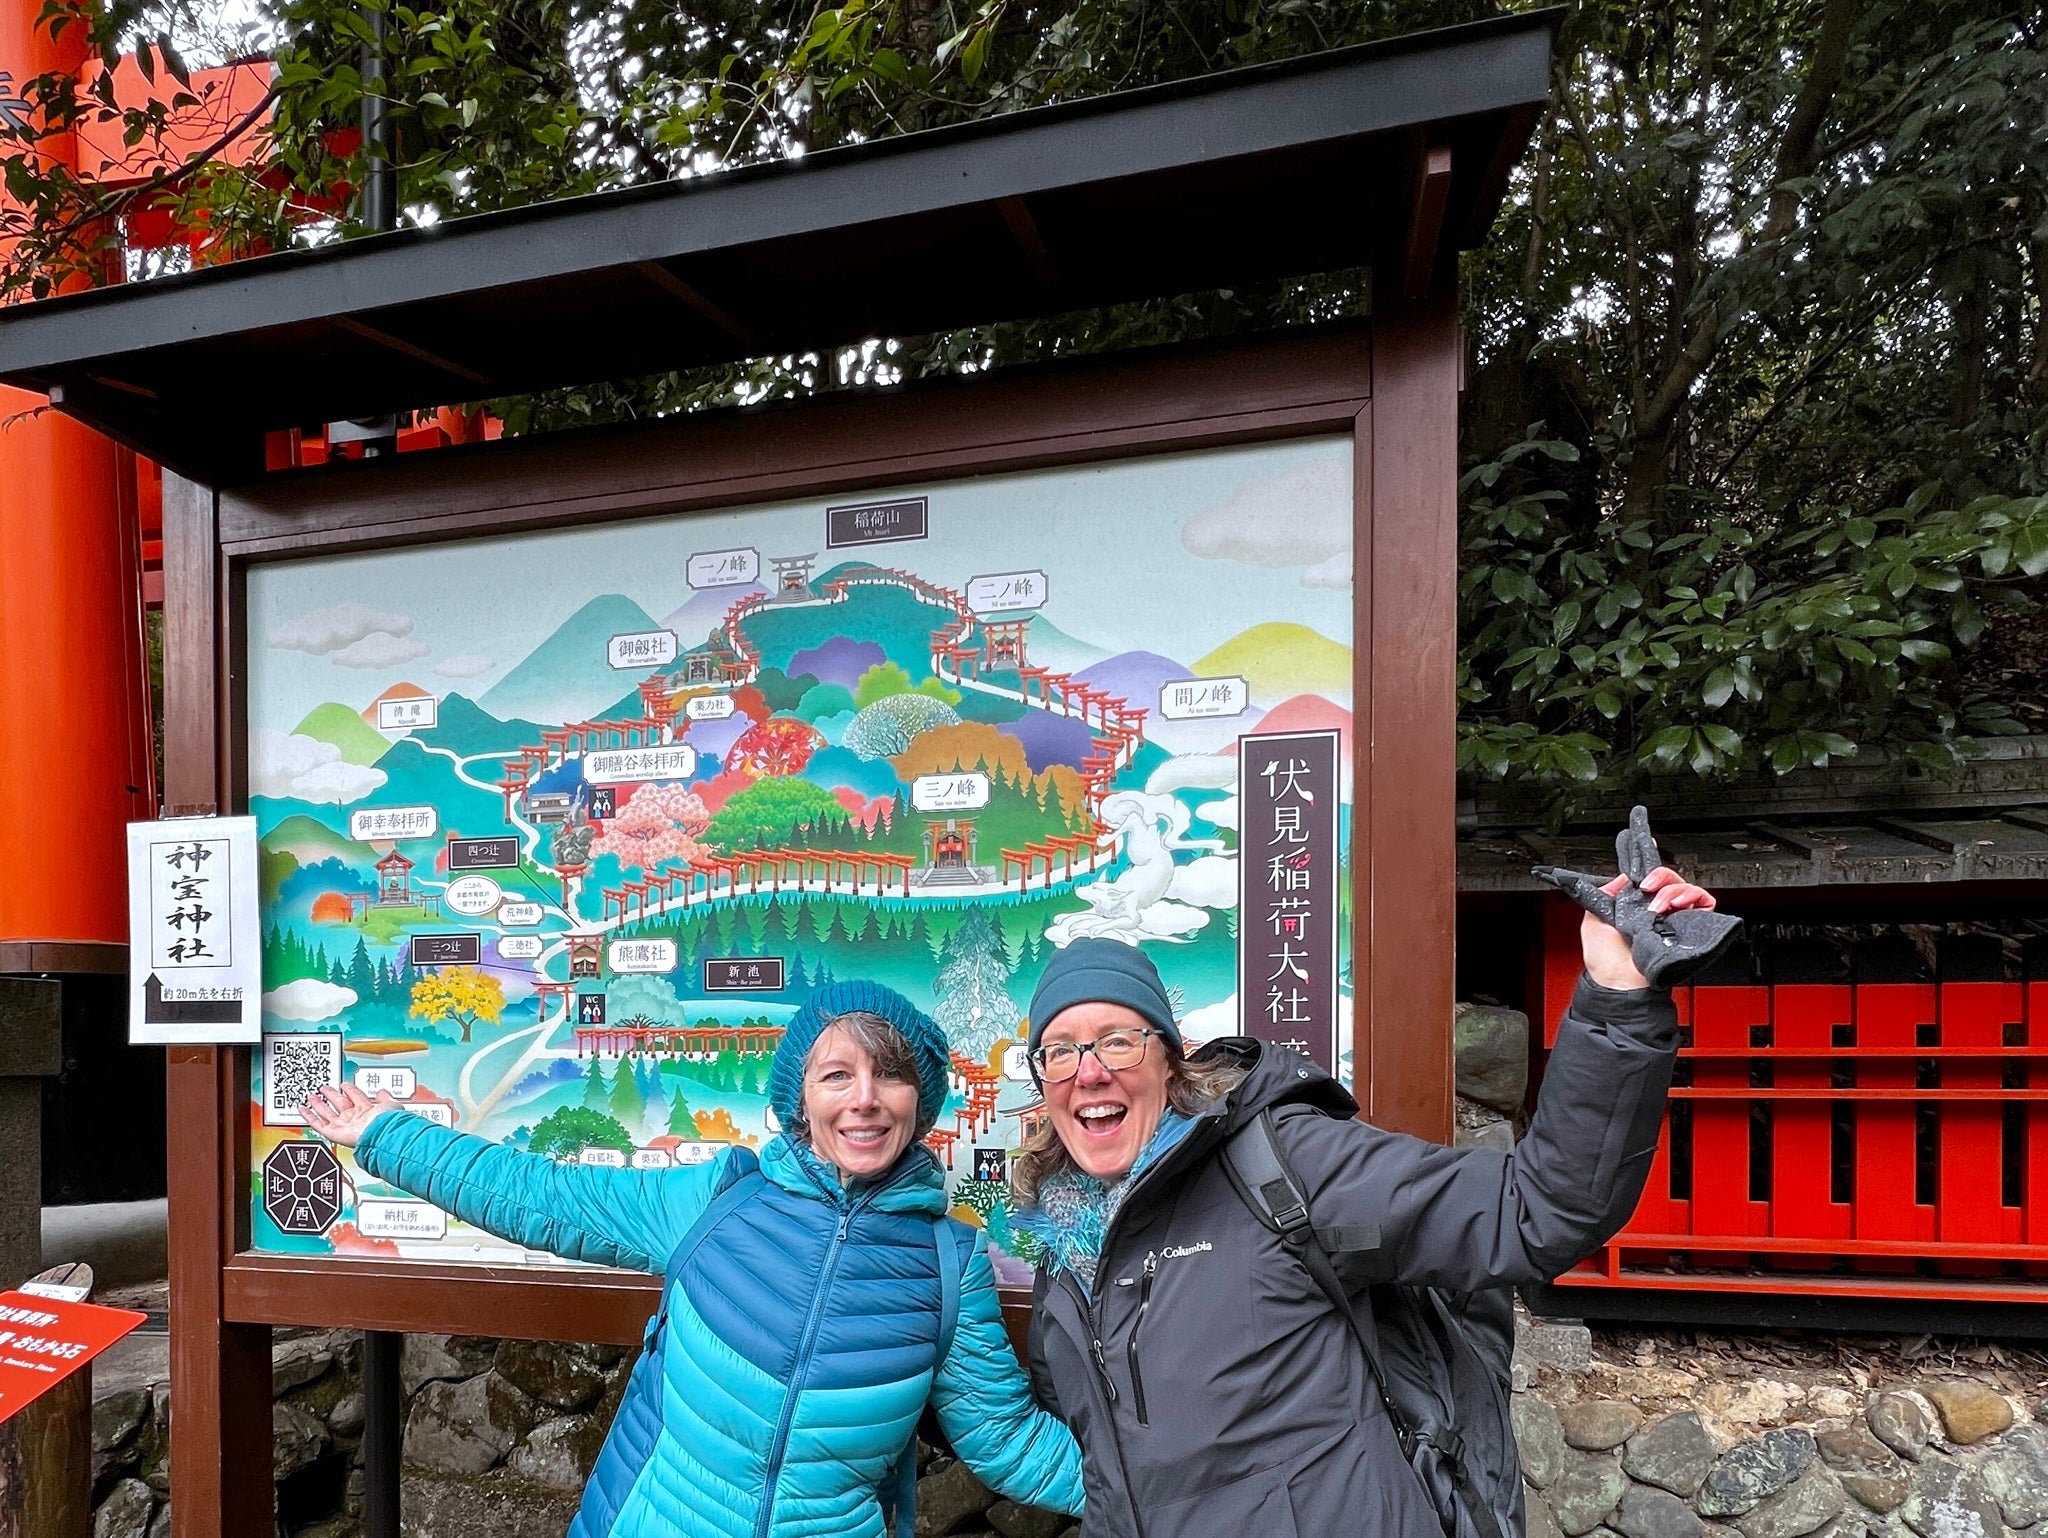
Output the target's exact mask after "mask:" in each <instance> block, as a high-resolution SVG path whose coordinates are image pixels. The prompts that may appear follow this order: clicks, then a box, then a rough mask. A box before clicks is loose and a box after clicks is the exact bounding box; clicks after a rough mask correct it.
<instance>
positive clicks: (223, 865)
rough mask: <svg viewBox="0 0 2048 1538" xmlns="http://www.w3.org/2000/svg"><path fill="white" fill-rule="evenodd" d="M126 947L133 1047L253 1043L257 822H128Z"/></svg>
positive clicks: (256, 1030)
mask: <svg viewBox="0 0 2048 1538" xmlns="http://www.w3.org/2000/svg"><path fill="white" fill-rule="evenodd" d="M128 945H129V956H130V957H131V965H130V966H129V969H128V1040H129V1042H130V1044H131V1045H136V1046H168V1045H172V1044H175V1043H220V1044H229V1045H238V1046H254V1045H255V1044H256V1043H257V1042H258V1041H260V1040H261V1039H262V1036H263V1007H262V1002H261V1000H262V994H263V933H262V924H261V921H260V920H259V918H258V917H257V912H256V819H255V818H253V817H180V818H176V819H173V820H171V821H168V822H131V823H130V824H128Z"/></svg>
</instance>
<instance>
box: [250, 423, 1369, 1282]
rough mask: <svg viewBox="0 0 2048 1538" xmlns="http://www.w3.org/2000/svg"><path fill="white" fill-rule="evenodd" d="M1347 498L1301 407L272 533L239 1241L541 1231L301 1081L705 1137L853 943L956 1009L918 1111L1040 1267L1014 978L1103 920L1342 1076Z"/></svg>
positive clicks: (755, 1097) (662, 1148) (507, 1136)
mask: <svg viewBox="0 0 2048 1538" xmlns="http://www.w3.org/2000/svg"><path fill="white" fill-rule="evenodd" d="M1352 522H1353V513H1352V466H1351V446H1350V442H1349V440H1348V439H1347V438H1315V439H1305V440H1298V441H1292V442H1287V443H1278V444H1265V445H1257V446H1249V447H1238V448H1231V449H1224V450H1214V451H1204V452H1199V453H1188V454H1177V455H1168V456H1159V457H1152V458H1144V459H1134V460H1130V461H1124V462H1116V463H1110V464H1099V465H1090V466H1085V467H1080V468H1067V469H1060V470H1053V471H1043V472H1030V473H1020V474H1012V475H1001V476H988V477H980V478H976V479H970V480H962V481H954V482H944V483H936V484H928V485H920V486H913V487H904V488H897V489H891V490H887V491H883V492H877V493H871V494H861V495H849V496H842V497H833V498H823V499H815V500H807V501H801V502H786V503H777V504H773V505H768V506H760V507H752V508H745V509H735V510H730V511H724V512H719V513H712V514H704V513H693V514H688V515H682V514H678V515H673V516H657V517H648V518H641V519H636V520H633V521H630V522H624V523H613V524H607V525H603V526H599V527H592V528H581V529H574V530H561V531H553V532H547V533H538V534H521V535H514V536H507V537H502V538H491V539H475V540H467V541H461V542H452V543H444V544H435V545H430V546H424V547H419V548H414V549H408V550H397V551H382V552H376V553H370V554H360V555H344V556H334V557H325V558H318V559H311V560H298V561H291V562H287V563H279V564H273V565H263V566H258V567H255V568H253V569H252V570H251V571H250V572H249V577H248V588H247V592H248V634H249V636H250V642H249V655H248V680H249V687H248V701H249V707H248V709H249V719H248V758H249V762H248V769H249V786H250V806H249V809H250V811H251V812H252V813H253V814H254V816H255V818H256V824H257V828H258V832H259V873H258V881H259V887H260V895H261V903H262V929H263V941H262V952H263V954H262V960H263V996H262V1003H263V1031H264V1038H263V1045H262V1049H261V1051H259V1052H257V1053H255V1054H253V1062H254V1067H253V1069H252V1076H253V1079H254V1082H253V1083H252V1086H251V1099H252V1105H251V1114H252V1118H253V1123H254V1125H253V1128H252V1134H253V1142H252V1161H251V1162H252V1187H253V1189H252V1192H251V1200H252V1221H251V1233H252V1238H253V1242H254V1245H255V1247H256V1248H258V1249H261V1250H271V1251H286V1252H293V1253H322V1254H325V1253H333V1254H340V1255H374V1256H381V1257H385V1258H415V1259H422V1260H442V1261H445V1260H460V1259H479V1260H490V1261H493V1262H496V1263H501V1264H502V1263H504V1262H506V1261H508V1260H514V1261H516V1260H522V1259H523V1260H528V1261H531V1262H534V1263H545V1264H557V1263H559V1262H557V1261H556V1260H555V1258H554V1257H552V1256H544V1255H538V1254H534V1255H522V1253H521V1252H520V1251H518V1250H517V1249H516V1248H515V1247H512V1246H508V1245H506V1244H504V1243H502V1242H501V1241H499V1240H497V1239H495V1238H492V1237H491V1236H490V1235H487V1234H484V1233H482V1232H479V1231H476V1230H473V1229H470V1228H468V1227H467V1226H465V1225H463V1224H462V1223H460V1222H459V1221H457V1220H455V1219H452V1218H450V1217H448V1216H447V1215H446V1214H444V1213H442V1212H440V1211H439V1210H438V1209H435V1208H433V1207H431V1206H429V1205H428V1204H426V1203H424V1202H421V1201H417V1200H415V1199H413V1198H412V1197H411V1196H409V1195H408V1194H407V1193H405V1192H403V1191H400V1190H397V1189H394V1188H391V1187H388V1186H385V1185H383V1184H381V1183H379V1182H377V1181H375V1180H372V1179H371V1178H370V1177H369V1176H367V1175H366V1174H364V1173H363V1172H362V1171H361V1170H359V1169H357V1168H356V1167H355V1165H354V1164H353V1163H352V1162H351V1161H350V1160H349V1158H348V1156H347V1154H346V1152H345V1151H343V1150H337V1149H333V1148H330V1147H329V1146H328V1145H327V1144H326V1143H325V1142H324V1141H322V1140H320V1139H319V1138H317V1137H315V1136H314V1135H313V1134H312V1133H311V1132H310V1131H309V1130H308V1129H307V1128H306V1127H305V1126H304V1124H303V1121H302V1119H301V1117H300V1115H299V1113H298V1107H299V1105H300V1104H301V1103H302V1102H303V1100H304V1098H305V1096H306V1095H307V1094H308V1093H309V1092H310V1091H311V1090H312V1089H314V1088H316V1087H318V1086H320V1085H323V1084H332V1083H338V1082H340V1081H341V1080H343V1079H348V1080H350V1081H352V1082H354V1083H355V1084H357V1085H359V1086H360V1087H361V1088H363V1089H364V1090H365V1091H367V1092H371V1093H375V1092H376V1091H378V1090H386V1091H389V1092H390V1093H391V1094H392V1095H394V1096H396V1097H397V1098H398V1099H400V1100H401V1101H403V1102H404V1103H405V1105H406V1106H407V1108H408V1109H409V1110H411V1111H412V1112H414V1113H416V1114H418V1115H421V1116H425V1117H429V1118H431V1119H433V1120H435V1121H437V1122H440V1123H441V1124H442V1125H445V1126H452V1127H454V1128H456V1129H458V1130H460V1131H463V1132H467V1133H474V1134H477V1135H480V1136H482V1137H485V1138H489V1139H492V1140H494V1141H499V1142H503V1143H506V1144H509V1145H511V1146H514V1147H517V1148H521V1149H525V1150H528V1151H530V1152H533V1153H535V1154H539V1155H542V1156H546V1157H551V1158H555V1159H560V1160H567V1161H575V1162H582V1163H586V1164H607V1165H616V1166H630V1167H634V1168H643V1169H664V1168H669V1167H672V1166H674V1165H676V1164H681V1163H689V1162H693V1161H702V1160H706V1159H709V1158H712V1157H715V1156H716V1155H717V1153H718V1152H719V1151H720V1150H721V1149H722V1148H723V1147H725V1146H726V1145H728V1144H731V1143H734V1142H740V1143H747V1144H751V1145H754V1146H759V1145H761V1144H763V1143H765V1142H766V1141H767V1140H768V1139H770V1138H772V1137H774V1136H775V1135H776V1132H777V1130H778V1129H777V1128H776V1126H775V1124H774V1118H773V1115H772V1113H771V1112H770V1110H769V1107H768V1104H767V1099H766V1095H765V1089H766V1085H767V1077H768V1073H767V1070H768V1064H769V1060H770V1058H771V1057H772V1055H773V1053H774V1051H775V1048H776V1045H777V1044H778V1042H779V1041H780V1039H781V1034H782V1028H783V1025H784V1023H785V1022H786V1021H787V1020H788V1018H789V1016H790V1014H791V1013H792V1012H793V1010H794V1009H795V1008H796V1006H797V1005H798V1004H799V1003H800V1002H801V1001H802V1000H803V999H804V998H805V997H806V996H807V995H808V993H809V992H810V991H811V989H813V988H814V987H816V986H817V985H818V984H820V983H821V982H825V981H828V980H834V979H848V978H871V979H873V980H875V981H878V982H882V983H885V984H887V985H889V986H890V987H893V988H896V989H899V990H900V991H902V992H903V993H905V994H907V995H908V996H909V997H910V998H911V999H912V1000H914V1001H915V1002H916V1003H917V1004H918V1005H919V1006H920V1007H921V1008H923V1009H925V1010H927V1011H929V1012H930V1013H931V1014H932V1015H933V1016H934V1018H935V1019H937V1020H938V1022H939V1023H940V1025H941V1026H942V1027H943V1028H944V1029H945V1031H946V1034H947V1037H948V1040H949V1043H950V1047H951V1053H952V1065H953V1073H952V1075H951V1078H950V1082H949V1085H948V1089H949V1098H948V1100H947V1103H946V1107H945V1110H944V1112H943V1114H942V1115H941V1117H940V1120H939V1123H938V1125H937V1127H936V1128H935V1129H934V1130H933V1132H932V1134H931V1137H930V1139H929V1140H928V1141H929V1144H930V1146H931V1148H932V1150H933V1152H934V1153H935V1154H937V1156H938V1157H939V1159H940V1160H941V1162H942V1163H943V1164H944V1165H945V1167H946V1168H947V1170H948V1171H949V1178H950V1180H951V1182H952V1186H953V1190H954V1194H955V1201H956V1205H955V1208H954V1211H955V1213H956V1215H958V1216H960V1217H962V1218H965V1219H966V1220H968V1221H970V1222H973V1223H975V1224H977V1225H979V1226H981V1227H983V1228H984V1229H985V1230H986V1231H987V1233H988V1235H989V1238H990V1241H991V1244H992V1246H993V1249H994V1251H995V1253H996V1255H997V1257H998V1263H999V1269H1000V1270H1001V1271H1003V1272H1004V1273H1005V1274H1006V1275H1007V1276H1008V1277H1009V1279H1012V1280H1017V1279H1028V1278H1027V1277H1026V1274H1025V1268H1026V1267H1027V1265H1028V1262H1029V1260H1030V1259H1031V1254H1032V1245H1033V1241H1032V1239H1031V1237H1030V1236H1029V1235H1027V1234H1024V1233H1022V1232H1018V1231H1015V1230H1013V1229H1012V1228H1011V1225H1010V1223H1009V1211H1008V1208H1007V1205H1006V1201H1007V1188H1006V1182H1007V1171H1008V1164H1009V1160H1010V1158H1011V1156H1012V1154H1013V1152H1014V1150H1016V1149H1017V1148H1018V1147H1019V1146H1020V1144H1021V1143H1022V1142H1023V1141H1024V1140H1025V1139H1026V1138H1028V1137H1029V1136H1031V1135H1032V1133H1033V1132H1034V1131H1035V1130H1037V1128H1038V1127H1039V1126H1040V1125H1041V1122H1042V1113H1041V1112H1040V1110H1039V1108H1038V1098H1037V1095H1036V1093H1035V1091H1034V1090H1033V1088H1032V1085H1031V1081H1030V1076H1029V1073H1028V1072H1027V1071H1026V1069H1025V1067H1024V1063H1023V1054H1022V1049H1021V1040H1022V1037H1023V1035H1024V1031H1025V1027H1026V1022H1025V1008H1026V1005H1027V1004H1028V1001H1029V999H1030V996H1031V991H1032V988H1033V986H1034V984H1035V983H1036V981H1037V979H1038V975H1039V972H1040V971H1041V969H1042V968H1043V967H1044V964H1045V962H1046V959H1047V958H1048V957H1049V956H1050V955H1052V954H1053V952H1054V951H1055V950H1056V949H1057V948H1059V947H1061V946H1064V945H1067V944H1070V943H1071V942H1073V941H1074V940H1076V939H1079V938H1083V937H1104V938H1109V939H1113V940H1117V941H1120V942H1123V943H1125V944H1130V945H1135V946H1139V947H1141V948H1143V949H1144V951H1145V952H1146V954H1148V955H1149V956H1150V957H1151V958H1152V959H1153V960H1154V961H1155V962H1156V963H1157V964H1158V966H1159V969H1160V971H1161V973H1162V975H1163V976H1164V978H1165V980H1166V982H1167V985H1168V988H1169V990H1170V991H1171V993H1172V994H1173V995H1174V997H1175V1001H1176V1004H1177V1006H1178V1013H1179V1016H1180V1019H1181V1021H1182V1025H1183V1029H1184V1031H1185V1033H1186V1035H1187V1037H1188V1038H1189V1040H1190V1041H1191V1042H1196V1041H1203V1040H1208V1039H1213V1038H1216V1037H1220V1036H1228V1035H1236V1034H1248V1035H1255V1036H1258V1037H1261V1038H1262V1039H1265V1040H1269V1041H1275V1042H1285V1043H1288V1044H1290V1045H1292V1046H1295V1047H1296V1048H1298V1049H1299V1050H1303V1051H1306V1052H1308V1053H1309V1054H1310V1055H1312V1056H1314V1057H1316V1058H1318V1059H1319V1060H1321V1061H1323V1062H1325V1063H1327V1064H1330V1065H1331V1066H1333V1067H1334V1068H1335V1069H1336V1070H1337V1071H1338V1072H1339V1074H1340V1075H1341V1076H1343V1077H1345V1078H1347V1079H1348V1077H1349V1068H1350V1064H1349V1052H1350V1008H1351V998H1350V994H1351V989H1350V952H1349V937H1350V932H1351V924H1350V903H1351V879H1350V871H1349V869H1348V865H1347V864H1346V859H1347V855H1346V851H1347V850H1348V847H1349V843H1350V822H1351V803H1352V787H1351V783H1350V776H1351V764H1352V749H1351V704H1352V696H1351V688H1352V651H1351V637H1352V591H1351V584H1352Z"/></svg>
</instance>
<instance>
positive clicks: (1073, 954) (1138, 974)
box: [1027, 940, 1181, 1054]
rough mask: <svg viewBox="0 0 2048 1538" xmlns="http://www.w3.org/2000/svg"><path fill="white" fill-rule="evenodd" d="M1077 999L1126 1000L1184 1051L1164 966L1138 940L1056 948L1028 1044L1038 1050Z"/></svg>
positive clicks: (1034, 1006) (1036, 995) (1042, 980)
mask: <svg viewBox="0 0 2048 1538" xmlns="http://www.w3.org/2000/svg"><path fill="white" fill-rule="evenodd" d="M1073 1004H1121V1005H1123V1006H1124V1008H1126V1009H1133V1010H1136V1011H1137V1012H1138V1013H1139V1014H1140V1015H1142V1016H1144V1018H1145V1022H1146V1024H1148V1025H1154V1026H1157V1027H1158V1028H1159V1031H1160V1034H1162V1035H1163V1036H1165V1038H1166V1040H1167V1042H1168V1044H1169V1045H1170V1046H1172V1048H1173V1050H1174V1052H1175V1053H1176V1054H1178V1053H1179V1052H1180V1050H1181V1041H1180V1027H1179V1026H1178V1025H1176V1024H1175V1023H1174V1019H1173V1005H1172V1003H1171V1002H1170V1001H1169V1000H1168V999H1167V997H1166V985H1165V984H1164V983H1162V982H1160V981H1159V968H1157V967H1155V966H1153V965H1152V958H1151V957H1150V956H1147V955H1146V954H1145V953H1144V952H1143V951H1141V950H1139V949H1138V948H1137V947H1136V946H1135V945H1126V944H1124V943H1123V941H1121V940H1076V941H1074V942H1073V943H1072V944H1070V945H1068V946H1067V947H1066V948H1065V949H1063V950H1057V951H1054V952H1053V956H1052V960H1050V961H1048V962H1047V963H1046V964H1045V970H1044V971H1043V972H1041V973H1039V974H1038V987H1037V988H1035V989H1034V990H1033V991H1032V994H1031V1035H1030V1040H1029V1041H1028V1043H1027V1045H1028V1046H1030V1047H1031V1048H1032V1049H1033V1050H1034V1051H1035V1050H1036V1049H1037V1047H1038V1039H1039V1037H1041V1036H1043V1035H1044V1034H1045V1028H1046V1027H1047V1026H1048V1025H1050V1024H1052V1020H1053V1016H1055V1015H1057V1014H1058V1013H1059V1012H1060V1011H1061V1010H1063V1009H1065V1008H1067V1007H1068V1006H1070V1005H1073Z"/></svg>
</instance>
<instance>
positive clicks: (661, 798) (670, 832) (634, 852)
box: [590, 784, 711, 870]
mask: <svg viewBox="0 0 2048 1538" xmlns="http://www.w3.org/2000/svg"><path fill="white" fill-rule="evenodd" d="M710 823H711V809H710V808H709V807H707V806H705V804H704V801H703V798H702V797H701V796H699V795H698V794H697V793H696V792H695V791H693V790H690V789H688V788H687V787H685V786H682V785H652V784H650V785H642V786H640V787H639V788H638V789H637V790H635V791H634V792H633V794H632V795H630V796H628V797H627V798H626V803H625V805H623V806H621V807H620V808H619V810H618V815H617V816H615V817H612V818H609V819H608V820H607V821H605V822H604V823H603V824H602V825H601V826H602V827H603V829H604V831H603V832H602V833H600V834H599V835H598V838H597V841H596V842H595V843H594V844H592V845H591V846H590V847H591V853H592V854H594V855H606V854H610V855H616V856H618V860H619V863H620V864H621V865H622V866H624V867H626V868H627V869H628V870H631V869H633V868H634V867H636V866H638V867H640V868H642V869H649V870H651V869H652V868H654V867H655V866H657V865H662V864H665V863H668V862H671V861H673V862H675V863H676V864H680V865H687V864H689V863H690V861H692V860H694V859H696V858H697V857H698V856H699V855H701V854H703V853H704V846H703V845H702V844H700V843H698V842H697V835H698V834H700V833H702V832H703V831H704V830H705V828H706V827H708V826H710Z"/></svg>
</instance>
